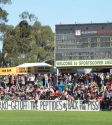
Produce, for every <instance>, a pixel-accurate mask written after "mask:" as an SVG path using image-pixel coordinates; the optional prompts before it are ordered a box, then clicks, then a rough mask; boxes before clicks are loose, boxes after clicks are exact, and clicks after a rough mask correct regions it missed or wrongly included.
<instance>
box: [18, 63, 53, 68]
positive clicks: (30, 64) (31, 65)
mask: <svg viewBox="0 0 112 125" xmlns="http://www.w3.org/2000/svg"><path fill="white" fill-rule="evenodd" d="M33 66H46V67H47V66H52V65H49V64H47V63H44V62H42V63H23V64H21V65H19V66H17V67H33Z"/></svg>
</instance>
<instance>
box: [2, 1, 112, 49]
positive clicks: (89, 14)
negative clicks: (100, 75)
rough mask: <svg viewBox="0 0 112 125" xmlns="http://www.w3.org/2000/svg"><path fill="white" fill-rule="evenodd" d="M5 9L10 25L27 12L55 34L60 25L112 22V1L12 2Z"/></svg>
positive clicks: (17, 21)
mask: <svg viewBox="0 0 112 125" xmlns="http://www.w3.org/2000/svg"><path fill="white" fill-rule="evenodd" d="M3 9H5V10H6V11H7V12H8V13H9V16H8V19H9V21H8V23H7V24H9V25H13V26H16V25H17V24H18V23H19V22H20V21H21V20H20V18H19V15H20V14H21V13H22V12H24V11H27V12H29V13H32V14H34V15H35V16H36V17H38V21H39V22H41V24H42V25H49V26H50V27H51V28H52V30H53V32H55V25H56V24H60V23H61V24H74V23H75V22H76V23H91V21H92V22H93V23H100V22H107V21H108V22H112V0H12V4H11V5H5V6H3ZM1 48H2V43H1V44H0V49H1Z"/></svg>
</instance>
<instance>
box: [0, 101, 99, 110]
mask: <svg viewBox="0 0 112 125" xmlns="http://www.w3.org/2000/svg"><path fill="white" fill-rule="evenodd" d="M0 110H40V111H99V110H100V103H99V101H98V100H91V101H89V102H88V103H83V101H82V100H73V101H71V100H70V101H68V100H39V101H38V102H37V103H36V102H35V101H31V100H30V101H29V100H24V101H16V100H14V101H0Z"/></svg>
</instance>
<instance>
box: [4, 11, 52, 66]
mask: <svg viewBox="0 0 112 125" xmlns="http://www.w3.org/2000/svg"><path fill="white" fill-rule="evenodd" d="M20 18H21V21H20V22H19V23H18V25H17V26H16V27H13V26H7V27H6V32H5V34H4V40H3V50H2V52H3V56H4V58H3V59H4V60H3V66H17V65H19V64H21V63H25V62H27V63H28V62H43V61H45V60H52V59H53V57H54V54H53V52H54V34H53V32H52V30H51V28H50V26H42V25H41V23H40V22H39V21H38V20H37V17H36V16H35V15H34V14H30V13H28V12H23V13H22V14H20ZM30 22H31V23H30Z"/></svg>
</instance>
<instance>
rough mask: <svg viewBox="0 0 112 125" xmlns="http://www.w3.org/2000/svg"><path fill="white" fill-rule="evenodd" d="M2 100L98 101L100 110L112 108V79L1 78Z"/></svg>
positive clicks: (67, 76) (97, 76)
mask: <svg viewBox="0 0 112 125" xmlns="http://www.w3.org/2000/svg"><path fill="white" fill-rule="evenodd" d="M0 100H7V101H8V100H35V102H37V101H38V100H83V101H84V103H87V102H88V101H89V100H99V101H100V107H101V109H111V108H112V75H111V74H110V73H106V74H104V73H90V74H87V73H85V74H69V73H68V74H60V75H59V76H57V75H56V74H36V75H34V74H21V75H20V74H19V75H4V76H0Z"/></svg>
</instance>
